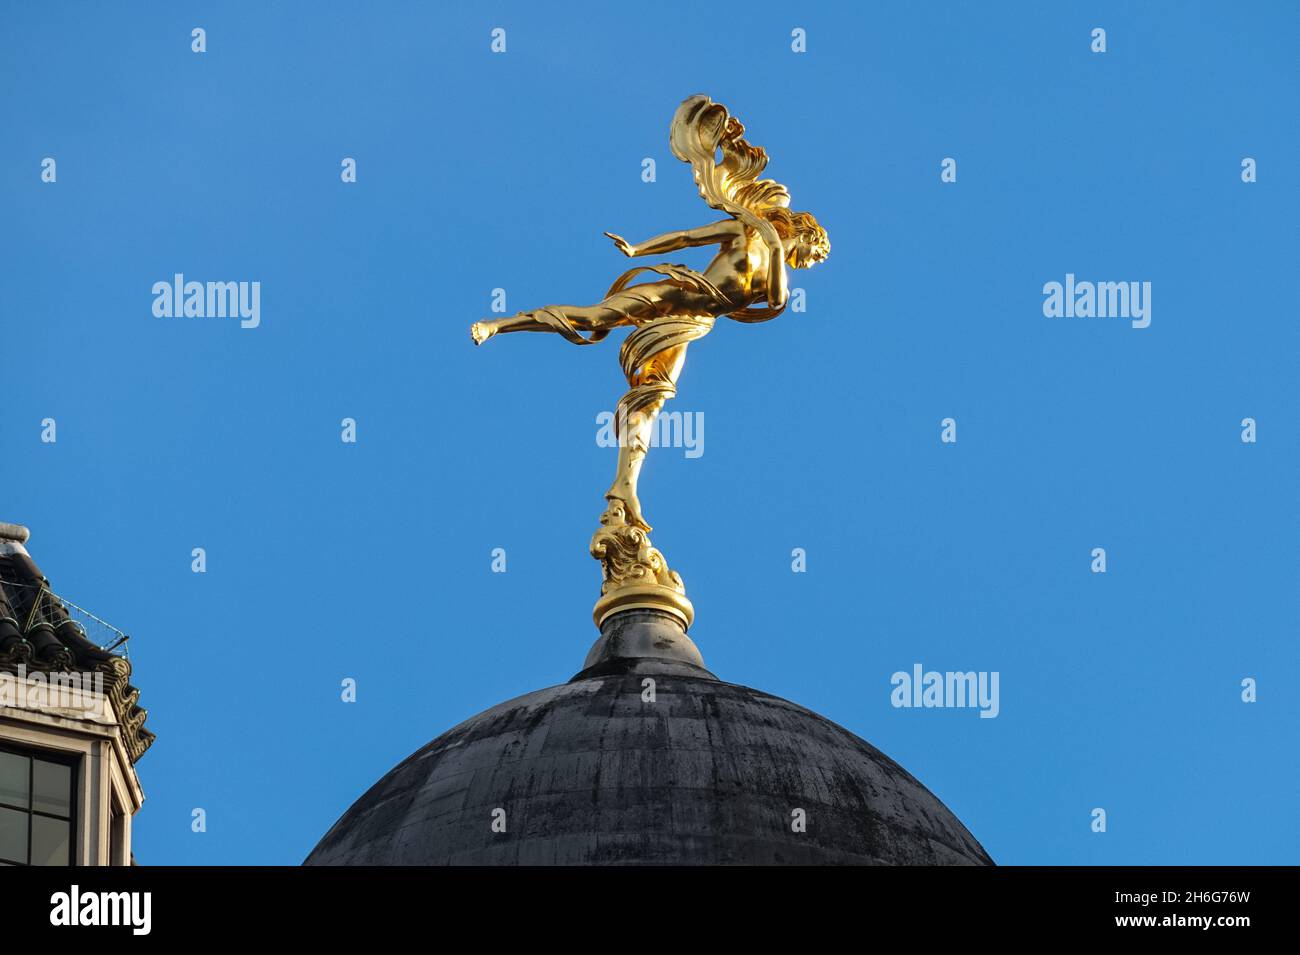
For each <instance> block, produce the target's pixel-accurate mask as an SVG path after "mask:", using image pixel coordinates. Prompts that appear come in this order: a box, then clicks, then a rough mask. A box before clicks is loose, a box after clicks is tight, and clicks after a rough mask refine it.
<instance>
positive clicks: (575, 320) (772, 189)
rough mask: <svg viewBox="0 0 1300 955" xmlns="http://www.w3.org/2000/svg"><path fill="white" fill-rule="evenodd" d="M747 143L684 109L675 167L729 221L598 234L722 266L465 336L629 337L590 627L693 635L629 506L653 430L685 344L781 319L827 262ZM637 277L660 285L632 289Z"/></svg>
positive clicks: (673, 387)
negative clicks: (810, 271)
mask: <svg viewBox="0 0 1300 955" xmlns="http://www.w3.org/2000/svg"><path fill="white" fill-rule="evenodd" d="M744 131H745V127H744V126H742V125H741V123H740V121H739V120H738V119H736V118H735V117H734V116H730V115H728V113H727V110H726V108H725V107H724V106H722V105H721V104H719V103H714V102H713V101H712V100H710V99H709V97H707V96H692V97H690V98H689V99H687V100H685V101H684V102H683V103H682V105H681V106H680V107H678V109H677V113H676V115H674V116H673V121H672V126H671V128H670V131H669V142H670V145H671V147H672V151H673V155H674V156H676V157H677V158H678V159H680V160H682V161H683V162H687V163H690V165H691V168H692V171H693V173H694V175H695V183H696V185H697V186H698V187H699V191H700V195H701V197H703V199H704V201H705V202H707V203H708V204H709V205H710V206H711V207H713V208H714V209H717V210H719V211H721V212H725V213H726V214H727V215H728V218H726V219H723V220H722V221H720V222H715V223H713V224H712V225H706V226H701V227H700V228H698V229H687V230H684V231H681V232H668V233H665V234H664V235H660V236H656V237H655V238H653V239H647V240H646V241H645V242H642V243H639V244H636V245H633V244H631V243H629V242H628V241H627V240H626V239H624V238H623V237H622V236H618V235H615V234H613V233H612V232H606V233H605V234H606V235H607V236H609V237H610V238H611V239H612V240H613V241H614V245H615V246H617V247H618V249H619V251H620V252H622V253H623V254H624V255H627V256H641V255H658V254H660V253H664V252H675V251H677V250H678V249H685V248H690V247H693V246H702V245H717V246H718V254H717V255H715V256H714V258H713V261H712V262H710V263H709V265H708V267H707V268H706V269H705V270H704V271H703V272H702V273H701V272H697V271H695V270H694V269H690V268H687V267H686V266H684V265H667V264H663V265H643V266H638V267H637V268H634V269H631V270H629V271H627V272H624V273H623V274H622V275H621V276H619V277H618V280H617V281H615V282H614V284H613V285H612V286H611V287H610V290H609V292H608V293H606V296H605V298H604V299H603V300H602V301H600V302H599V303H597V304H595V305H547V306H545V307H543V308H539V309H536V310H534V311H530V312H520V313H518V314H517V315H512V316H510V317H509V318H502V319H497V320H489V321H482V322H475V323H474V325H473V326H472V327H471V328H470V334H471V335H472V336H473V338H474V342H475V344H478V345H481V344H483V343H484V342H485V341H487V340H488V339H489V338H491V337H492V336H493V335H498V334H501V333H503V332H555V333H556V334H558V335H561V336H563V337H564V338H565V339H567V340H568V341H570V342H573V343H574V344H575V345H594V344H595V343H597V342H599V341H601V340H602V339H604V338H605V336H607V335H608V334H609V333H610V332H611V331H612V330H613V329H615V328H619V327H621V326H624V325H630V326H635V328H636V331H634V332H632V334H630V335H629V336H628V337H627V339H626V340H625V341H624V342H623V346H622V348H621V349H620V350H619V363H620V364H621V365H622V367H623V374H624V375H626V376H627V383H628V386H629V387H628V391H627V393H626V394H625V395H623V397H622V398H621V399H619V402H618V407H617V409H616V411H615V433H616V434H617V436H618V445H619V448H618V463H617V466H616V468H615V471H614V482H613V484H611V485H610V488H609V490H608V491H606V492H605V499H606V501H607V502H608V506H607V507H606V509H605V513H604V514H603V515H602V516H601V519H600V523H601V525H602V526H601V529H600V530H599V531H597V532H596V534H595V536H594V537H593V538H592V542H591V553H592V556H593V557H595V558H597V559H598V560H600V561H601V563H602V568H603V572H604V583H603V584H602V587H601V595H602V596H601V598H600V600H599V601H598V602H597V604H596V610H595V618H596V624H597V626H599V625H600V623H601V622H602V620H603V619H604V618H605V617H607V616H609V615H610V614H611V613H613V612H614V611H616V610H623V609H628V608H631V607H655V608H658V609H664V610H669V611H671V612H673V613H675V614H676V615H677V616H678V617H679V618H680V619H681V620H682V621H683V623H684V624H685V625H686V626H687V627H689V626H690V624H691V622H692V620H693V618H694V610H693V609H692V608H691V604H690V601H689V600H687V599H686V590H685V587H684V586H683V585H682V581H681V578H680V577H679V576H678V575H677V574H675V573H673V572H672V571H671V570H669V569H668V565H667V562H666V561H665V560H664V558H663V555H662V554H661V553H660V552H659V551H658V550H656V549H655V548H654V547H652V546H651V545H650V539H649V537H648V532H649V531H650V525H649V524H647V523H646V521H645V517H644V516H643V514H642V512H641V502H640V500H639V499H638V497H637V478H638V477H639V475H640V472H641V465H642V462H643V461H644V460H645V455H646V450H647V448H648V447H649V442H650V436H651V434H652V433H653V428H654V423H655V418H656V416H657V415H658V414H659V411H660V410H661V409H662V408H663V406H664V402H665V401H667V400H668V399H669V398H671V397H673V395H675V394H676V393H677V379H678V377H679V376H680V375H681V371H682V365H683V363H684V362H685V359H686V346H687V345H688V344H690V343H691V342H693V341H695V340H696V339H698V338H703V337H704V336H705V335H707V334H708V333H709V331H710V330H711V329H712V328H713V323H714V321H715V320H717V319H718V318H720V317H721V316H724V315H725V316H727V317H729V318H733V319H735V320H736V321H738V322H765V321H769V320H770V319H773V318H775V317H776V316H778V315H780V314H781V312H782V311H783V310H784V309H785V306H786V299H787V296H788V290H787V283H786V266H787V265H789V266H790V267H791V268H796V269H801V268H808V267H809V266H811V265H813V264H815V263H817V262H821V261H824V260H825V259H826V256H827V255H828V254H829V253H830V242H829V240H828V239H827V237H826V231H825V230H824V229H822V227H821V226H820V225H818V224H817V220H816V219H815V218H813V216H812V214H811V213H807V212H790V211H789V208H788V206H789V204H790V193H789V192H788V191H787V190H786V188H785V186H783V185H781V184H780V183H778V182H775V181H773V180H771V179H759V178H758V175H759V173H761V172H762V171H763V169H764V167H765V166H766V165H767V153H766V152H765V151H764V150H763V149H761V148H760V147H758V146H752V145H750V144H749V143H747V142H746V141H745V140H744V139H743V138H742V134H743V133H744ZM719 151H720V152H721V154H722V160H721V162H719V161H718V159H717V156H718V153H719ZM643 272H655V273H658V276H659V277H658V278H656V279H655V280H654V281H649V282H642V283H640V284H637V285H630V284H629V283H630V282H631V280H632V279H633V278H635V277H636V276H638V275H640V274H641V273H643Z"/></svg>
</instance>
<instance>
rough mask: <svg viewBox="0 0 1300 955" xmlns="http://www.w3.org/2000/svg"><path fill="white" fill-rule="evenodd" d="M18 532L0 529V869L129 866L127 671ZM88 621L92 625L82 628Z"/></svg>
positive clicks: (132, 789) (136, 725)
mask: <svg viewBox="0 0 1300 955" xmlns="http://www.w3.org/2000/svg"><path fill="white" fill-rule="evenodd" d="M28 537H29V534H28V531H27V529H26V528H25V527H21V526H19V525H16V524H3V523H0V866H13V865H131V864H133V862H134V859H133V857H132V853H131V820H132V817H133V816H134V815H135V813H136V812H137V811H138V810H139V808H140V805H141V803H142V802H143V801H144V793H143V792H142V790H141V788H140V780H139V778H138V777H137V775H136V771H135V764H136V761H137V760H139V758H140V757H141V756H142V755H143V754H144V752H145V750H147V749H148V748H149V746H150V744H151V743H152V742H153V740H154V734H153V733H151V732H150V731H149V730H147V729H145V727H144V722H145V717H146V712H145V711H144V710H143V709H141V708H140V706H139V703H138V700H139V695H140V693H139V690H137V689H136V688H135V687H134V686H132V685H131V682H130V678H131V664H130V662H129V661H128V660H127V659H126V657H125V656H124V655H122V654H119V653H116V652H114V649H115V647H114V644H116V645H117V647H120V646H122V645H124V644H125V640H126V637H125V635H124V634H120V631H114V630H112V628H109V627H107V626H106V625H105V627H104V628H103V630H102V631H101V630H99V629H96V631H95V635H96V636H104V635H106V636H109V637H113V636H116V637H117V639H114V640H110V642H109V643H108V645H107V648H106V647H102V646H100V645H99V644H98V643H97V642H95V640H92V639H91V638H90V637H89V636H88V635H87V625H86V623H83V622H81V620H79V619H77V617H78V616H82V615H84V619H86V620H87V621H88V622H89V621H96V622H98V623H102V621H97V620H96V618H93V617H91V616H90V615H85V614H84V612H81V614H79V613H78V611H80V608H77V607H75V605H73V604H70V603H69V602H68V601H66V600H64V599H63V598H61V597H59V596H58V595H57V594H55V593H54V592H53V591H52V590H51V589H50V583H49V581H48V580H46V579H45V577H44V576H43V575H42V574H41V572H40V570H39V569H38V568H37V566H36V564H35V563H34V562H33V561H32V558H31V555H30V554H28V552H27V549H26V546H25V545H26V543H27V540H28ZM94 625H95V624H94V623H92V624H91V626H94Z"/></svg>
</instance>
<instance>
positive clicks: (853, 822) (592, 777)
mask: <svg viewBox="0 0 1300 955" xmlns="http://www.w3.org/2000/svg"><path fill="white" fill-rule="evenodd" d="M659 617H660V615H658V614H656V613H655V612H654V611H630V612H627V613H623V614H620V615H619V617H618V618H616V621H615V622H614V626H613V627H610V626H608V625H607V626H606V628H605V631H604V633H603V635H602V637H601V639H600V640H599V641H598V642H597V644H596V646H595V647H594V648H593V649H592V652H591V654H590V655H589V656H588V664H589V665H588V667H587V669H585V670H583V671H582V672H581V673H579V674H578V675H577V676H575V677H574V678H573V679H572V680H570V681H569V682H568V683H565V684H562V685H560V686H553V687H549V688H547V689H544V690H538V691H536V692H534V693H529V694H526V695H525V696H521V697H518V698H516V699H513V700H510V701H509V702H506V703H502V704H500V705H498V706H494V707H492V708H491V709H489V710H486V711H485V712H483V713H480V714H479V715H478V716H475V717H473V718H472V719H469V720H466V721H465V722H464V723H461V724H460V725H459V726H457V727H455V728H454V729H451V730H449V731H447V732H446V733H444V734H443V735H441V736H439V737H438V738H437V739H435V740H434V741H433V742H432V743H429V744H428V745H427V746H425V747H424V748H423V749H421V750H419V751H418V752H416V753H415V754H413V755H412V756H410V757H408V758H407V759H406V760H404V761H403V762H402V763H401V764H400V765H398V766H397V767H396V768H395V769H393V770H392V771H391V772H389V773H388V775H386V776H385V777H384V778H383V779H381V780H380V781H379V782H378V783H376V784H375V785H374V786H373V787H371V789H370V791H369V792H367V793H366V794H365V795H364V796H362V797H361V798H360V799H359V800H357V802H356V803H355V804H354V805H353V806H352V808H351V809H349V810H348V811H347V812H346V813H344V815H343V817H342V818H341V819H340V820H339V821H338V822H337V823H335V824H334V827H333V828H332V829H330V831H329V832H328V833H327V834H326V836H325V838H324V839H322V840H321V842H320V844H319V845H318V846H316V848H315V849H314V850H313V851H312V853H311V855H310V856H309V857H308V858H307V861H306V864H307V865H441V864H463V865H501V864H504V865H556V864H559V865H564V864H590V863H643V864H644V863H649V864H655V863H659V864H674V863H675V864H688V865H690V864H727V863H731V864H759V865H770V864H827V863H830V864H835V863H844V864H876V865H879V864H886V865H888V864H941V865H953V864H956V865H992V864H993V863H992V859H990V858H989V856H988V854H987V853H986V852H985V851H984V849H983V848H982V847H981V846H980V844H979V843H978V842H976V841H975V839H974V837H972V836H971V834H970V833H969V832H968V831H967V830H966V827H965V826H963V825H962V824H961V822H960V821H959V820H958V819H957V817H956V816H954V815H953V814H952V813H951V812H949V811H948V809H947V808H946V807H945V806H944V805H943V803H941V802H939V800H938V799H936V798H935V797H934V795H933V794H931V793H930V791H929V790H927V789H926V788H925V787H924V786H922V785H921V784H920V783H919V782H917V781H916V780H915V779H914V778H913V777H912V776H911V775H910V774H909V773H908V772H907V771H906V770H904V769H903V768H902V767H901V766H899V765H898V764H897V763H895V762H894V761H893V760H892V759H890V758H889V757H888V756H886V755H884V754H883V753H881V752H880V751H879V750H878V749H876V748H875V747H874V746H872V745H871V744H870V743H867V742H865V741H864V740H862V739H859V738H858V737H857V736H854V735H853V734H852V733H850V732H849V731H848V730H846V729H844V728H843V727H841V726H837V725H836V724H834V723H832V722H831V721H830V720H827V719H824V718H823V717H820V716H818V715H817V714H816V713H813V712H810V711H809V710H806V709H804V708H803V707H802V706H797V705H795V704H794V703H790V702H788V701H786V700H782V699H779V698H778V697H775V696H770V695H769V694H767V693H762V692H760V691H758V690H752V689H749V688H748V687H744V686H737V685H735V684H732V683H723V682H721V681H720V680H718V679H717V678H716V677H714V676H713V674H711V673H710V672H709V671H708V670H705V669H703V667H702V666H699V665H696V664H695V663H693V662H690V661H691V660H699V657H698V650H696V649H695V647H694V644H692V643H691V642H690V640H689V638H687V637H686V636H685V634H683V633H682V632H681V630H680V628H679V627H678V628H675V629H674V630H671V631H665V629H664V628H666V627H670V626H671V624H669V623H667V622H666V620H661V619H658V618H659ZM665 633H668V636H667V637H665ZM646 652H651V653H656V652H657V653H663V654H664V655H663V656H642V655H640V654H642V653H646ZM624 654H630V655H624ZM699 662H700V663H702V661H699ZM647 678H650V679H653V680H654V697H655V700H654V702H647V701H644V700H643V694H644V693H645V692H646V689H645V682H644V681H646V680H647ZM796 809H802V810H804V813H805V816H806V820H807V823H806V831H804V832H795V831H792V826H791V823H792V820H793V819H794V816H793V815H792V813H793V811H794V810H796ZM495 810H504V824H505V831H504V832H494V831H493V814H494V811H495ZM496 815H497V816H498V817H499V816H500V815H501V813H500V812H497V813H496Z"/></svg>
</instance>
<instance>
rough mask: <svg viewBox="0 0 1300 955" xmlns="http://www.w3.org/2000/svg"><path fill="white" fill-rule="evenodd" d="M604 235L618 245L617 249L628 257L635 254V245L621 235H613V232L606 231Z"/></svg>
mask: <svg viewBox="0 0 1300 955" xmlns="http://www.w3.org/2000/svg"><path fill="white" fill-rule="evenodd" d="M605 235H607V236H609V237H610V238H611V239H613V240H614V244H615V245H616V246H618V250H619V251H620V252H622V253H623V254H624V255H626V256H627V257H628V258H632V257H633V256H635V255H636V246H634V245H633V244H632V243H630V242H628V241H627V239H625V238H623V237H622V236H621V235H615V234H614V233H613V232H606V233H605Z"/></svg>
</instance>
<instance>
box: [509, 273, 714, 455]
mask: <svg viewBox="0 0 1300 955" xmlns="http://www.w3.org/2000/svg"><path fill="white" fill-rule="evenodd" d="M642 272H656V273H658V274H659V275H661V276H663V278H662V279H660V280H659V281H656V282H653V283H650V284H646V285H633V286H631V287H629V286H628V283H629V282H630V281H631V280H632V279H633V278H635V277H636V276H638V275H640V274H641V273H642ZM665 283H666V284H668V285H673V286H676V287H677V288H680V289H683V290H684V291H686V292H689V293H691V294H690V296H689V297H688V298H690V299H694V300H695V302H696V304H695V307H694V308H692V309H690V310H683V308H682V304H681V302H680V301H669V300H667V299H665V298H664V296H663V294H662V291H661V287H662V285H663V284H665ZM634 303H635V304H637V305H638V306H640V307H638V308H637V309H636V310H635V311H636V313H638V314H639V316H640V317H634V318H633V321H634V322H635V324H636V326H637V328H636V331H634V332H632V334H631V335H629V336H628V337H627V339H626V340H625V341H624V342H623V347H622V348H621V349H619V353H618V359H619V364H620V365H621V366H622V368H623V374H624V376H626V378H627V383H628V385H629V386H631V387H630V390H629V391H628V392H627V394H625V395H624V396H623V397H622V399H621V400H620V401H619V415H618V422H619V424H618V427H619V428H620V429H621V427H622V422H624V421H626V420H627V419H628V418H629V417H630V416H631V415H633V414H636V413H638V412H641V411H644V410H646V409H647V408H650V407H651V406H655V405H659V404H662V402H663V401H665V400H667V399H668V398H671V397H672V396H673V395H675V394H676V393H677V384H676V382H675V381H674V380H673V378H674V375H673V364H674V362H673V361H672V358H673V357H674V356H675V354H676V351H675V350H676V349H677V348H679V347H683V346H685V345H688V344H690V343H691V342H693V341H695V340H696V339H698V338H703V337H704V336H705V335H707V334H708V333H709V332H710V331H711V330H712V329H713V323H714V321H715V320H716V318H717V316H718V315H720V314H726V313H727V312H728V311H730V310H731V309H732V307H733V303H732V302H731V301H730V300H729V299H728V298H727V296H726V295H724V294H723V293H722V292H721V291H720V290H719V289H718V287H717V286H715V285H714V284H713V283H712V282H710V281H709V280H708V278H706V277H705V276H704V275H702V274H701V273H699V272H697V271H695V270H694V269H691V268H688V267H687V266H684V265H669V264H661V265H640V266H637V267H636V268H634V269H629V270H628V271H626V272H624V273H623V274H622V275H620V276H619V277H618V279H617V280H616V281H615V282H614V284H613V285H611V286H610V289H609V291H608V292H607V293H606V294H605V299H604V301H602V302H601V305H603V306H605V307H608V308H610V309H611V310H614V311H624V310H626V309H627V307H628V306H630V305H633V304H634ZM533 316H534V317H535V318H537V319H538V320H539V321H541V322H544V323H545V324H547V325H549V326H550V327H551V328H553V329H554V330H555V331H556V332H558V333H559V334H560V335H561V336H563V337H564V338H565V340H566V341H570V342H573V344H575V345H594V344H595V343H596V342H599V341H601V340H603V339H604V338H605V337H606V336H607V335H608V334H609V332H610V329H608V328H601V329H596V330H593V331H590V332H588V333H587V334H585V335H584V334H583V332H582V331H581V330H580V329H578V328H576V327H574V325H573V323H572V322H571V321H570V320H569V319H568V317H567V316H565V315H564V313H563V312H562V311H561V310H560V309H557V308H552V307H547V308H541V309H538V310H536V311H535V312H534V313H533Z"/></svg>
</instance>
